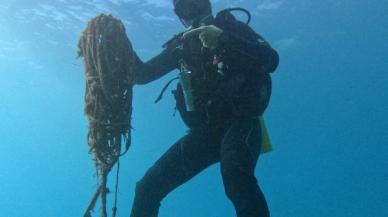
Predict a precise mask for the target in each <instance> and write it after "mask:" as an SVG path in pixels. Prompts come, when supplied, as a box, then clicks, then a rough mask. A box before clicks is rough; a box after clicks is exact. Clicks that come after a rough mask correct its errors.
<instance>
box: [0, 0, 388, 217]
mask: <svg viewBox="0 0 388 217" xmlns="http://www.w3.org/2000/svg"><path fill="white" fill-rule="evenodd" d="M171 2H172V0H82V1H81V0H55V1H53V0H0V136H1V137H0V138H1V139H0V210H1V212H0V216H1V217H41V216H47V217H75V216H82V214H83V212H84V211H85V209H86V206H87V204H88V203H89V201H90V198H91V196H92V194H93V193H94V191H95V189H96V187H97V178H96V177H95V176H94V175H95V170H94V165H93V162H92V159H91V156H90V155H89V154H88V147H87V144H86V133H87V121H86V118H85V116H84V114H83V97H84V90H85V81H84V74H83V63H82V60H81V59H76V52H77V42H78V38H79V36H80V34H81V32H82V30H83V29H84V28H85V27H86V24H87V21H88V20H89V19H91V18H93V17H94V16H96V15H97V14H99V13H111V14H113V15H114V16H115V17H117V18H119V19H121V20H122V21H123V23H124V24H125V26H126V29H127V34H128V37H129V38H130V40H131V42H132V44H133V46H134V49H135V51H136V52H137V53H138V55H139V56H140V57H141V58H142V59H143V60H148V59H149V58H151V57H153V56H154V55H156V54H158V52H160V51H161V45H162V44H163V43H164V42H165V41H167V40H168V39H170V38H171V37H172V36H173V35H174V34H176V33H178V32H180V31H182V30H183V27H182V25H181V23H180V22H179V20H178V19H177V18H176V16H175V14H174V13H173V9H172V3H171ZM212 3H213V11H214V12H215V13H216V12H218V11H220V10H221V9H224V8H227V7H232V6H239V7H244V8H247V9H249V10H250V11H251V13H252V15H253V19H252V23H251V26H252V27H253V28H254V29H255V30H256V31H257V32H259V33H260V34H262V35H263V36H264V37H265V38H266V39H267V40H268V41H269V42H270V43H271V44H272V45H273V47H274V48H276V49H277V50H278V52H279V53H280V57H281V64H280V66H279V68H278V70H277V71H276V72H275V73H274V74H273V76H272V78H273V86H274V87H273V95H272V99H271V103H270V106H269V107H268V109H267V111H266V113H265V119H266V123H267V127H268V130H269V133H270V136H271V140H272V143H273V146H274V151H273V152H271V153H269V154H265V155H262V156H261V157H260V159H259V163H258V166H257V169H256V175H257V177H258V179H259V183H260V185H261V187H262V189H263V191H264V193H265V195H266V198H267V200H268V203H269V206H270V210H271V214H272V215H271V216H272V217H328V216H331V217H332V216H338V217H366V216H367V217H386V216H388V208H387V204H388V42H387V40H388V13H387V11H388V1H384V0H369V1H351V0H326V1H308V0H293V1H286V0H217V1H216V0H213V1H212ZM236 15H237V14H236ZM238 17H239V19H241V20H243V19H246V18H245V16H243V15H241V16H240V15H238ZM176 75H177V72H176V71H174V72H171V73H170V74H169V75H167V76H165V77H163V78H162V79H160V80H158V81H155V82H153V83H151V84H148V85H145V86H136V87H135V89H134V101H133V106H134V110H133V122H132V123H133V126H134V130H133V131H132V136H133V141H132V147H131V149H130V151H129V152H128V154H127V155H126V156H124V157H123V158H122V159H121V170H120V188H119V198H118V199H119V204H118V215H117V216H118V217H121V216H129V213H130V209H131V204H132V200H133V196H134V188H135V183H136V181H137V180H139V179H140V178H141V177H142V175H143V174H144V173H145V171H146V169H147V168H149V167H150V166H151V165H152V164H153V163H154V162H155V161H156V160H157V159H158V157H159V156H161V154H162V153H163V152H164V151H165V150H166V149H168V148H169V146H170V145H171V144H172V143H173V142H175V141H176V140H177V139H178V138H179V137H180V136H181V135H183V134H184V133H185V131H186V130H187V129H186V127H185V126H184V125H183V123H182V121H181V119H180V117H179V116H178V115H177V116H175V117H174V116H173V113H174V106H175V102H174V99H173V96H172V95H171V94H168V93H169V91H168V92H166V94H165V96H164V98H163V100H162V101H161V102H160V103H158V104H154V99H155V98H156V97H157V95H158V94H159V92H160V90H161V88H162V87H163V85H164V84H165V83H166V81H167V80H169V79H170V78H172V77H174V76H176ZM170 89H171V88H170ZM113 177H114V173H112V175H111V180H112V179H113ZM110 187H111V189H113V187H114V186H113V184H112V183H111V184H110ZM109 199H110V200H111V201H112V199H113V197H112V196H110V197H109ZM95 211H96V212H95V215H94V216H99V210H98V209H96V210H95ZM159 216H160V217H202V216H203V217H205V216H206V217H233V216H235V213H234V209H233V207H232V204H231V203H230V202H229V201H228V200H227V198H226V196H225V195H224V191H223V186H222V180H221V176H220V172H219V165H218V164H217V165H214V166H212V167H211V168H209V169H207V170H206V171H204V172H203V173H201V174H200V175H199V176H197V177H195V178H194V179H193V180H191V181H190V182H188V183H187V184H185V185H183V186H181V187H180V188H178V189H177V190H176V191H174V192H173V193H171V194H170V195H169V196H168V197H167V198H166V199H165V200H164V201H163V204H162V207H161V209H160V215H159Z"/></svg>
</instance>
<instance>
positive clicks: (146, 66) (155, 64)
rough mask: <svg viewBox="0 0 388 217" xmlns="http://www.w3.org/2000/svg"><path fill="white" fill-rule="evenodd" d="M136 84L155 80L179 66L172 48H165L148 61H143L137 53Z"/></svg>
mask: <svg viewBox="0 0 388 217" xmlns="http://www.w3.org/2000/svg"><path fill="white" fill-rule="evenodd" d="M135 58H136V59H135V67H134V72H135V79H134V82H135V84H147V83H149V82H151V81H154V80H156V79H158V78H160V77H162V76H163V75H165V74H167V73H168V72H170V71H172V70H173V69H176V68H177V66H178V63H177V60H176V58H174V57H173V55H172V52H171V50H170V49H164V50H163V51H162V52H161V53H160V54H159V55H157V56H155V57H154V58H152V59H151V60H149V61H147V62H143V61H142V60H141V59H140V58H139V57H138V56H137V55H135Z"/></svg>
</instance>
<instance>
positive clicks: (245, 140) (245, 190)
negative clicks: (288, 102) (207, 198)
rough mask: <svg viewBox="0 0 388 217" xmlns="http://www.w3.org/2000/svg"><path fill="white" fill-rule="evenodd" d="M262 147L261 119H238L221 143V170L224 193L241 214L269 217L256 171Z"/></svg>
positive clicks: (238, 213)
mask: <svg viewBox="0 0 388 217" xmlns="http://www.w3.org/2000/svg"><path fill="white" fill-rule="evenodd" d="M260 149H261V129H260V123H259V120H258V119H243V120H238V121H235V122H234V123H233V124H232V125H231V127H230V128H229V130H228V132H227V133H226V134H225V137H224V140H223V142H222V144H221V156H220V158H221V160H220V161H221V173H222V178H223V182H224V186H225V192H226V194H227V196H228V198H229V199H230V200H231V201H232V203H233V205H234V207H235V209H236V213H237V216H238V217H269V210H268V206H267V202H266V200H265V198H264V195H263V193H262V191H261V190H260V188H259V185H258V184H257V179H256V178H255V175H254V171H255V166H256V162H257V159H258V156H259V154H260Z"/></svg>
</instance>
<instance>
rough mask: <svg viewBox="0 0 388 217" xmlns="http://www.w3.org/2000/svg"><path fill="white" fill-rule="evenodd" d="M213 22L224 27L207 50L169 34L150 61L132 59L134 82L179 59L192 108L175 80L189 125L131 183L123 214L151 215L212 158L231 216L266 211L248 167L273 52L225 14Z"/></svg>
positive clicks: (262, 216) (254, 156)
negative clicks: (129, 204)
mask: <svg viewBox="0 0 388 217" xmlns="http://www.w3.org/2000/svg"><path fill="white" fill-rule="evenodd" d="M214 24H215V25H216V26H218V27H220V28H221V29H223V31H224V32H223V34H222V36H221V38H220V45H219V47H218V48H217V49H216V50H215V51H210V50H208V49H205V48H203V47H202V43H201V42H200V40H199V39H198V38H193V39H188V40H185V41H181V40H178V39H176V40H172V42H171V43H169V44H168V45H167V48H166V49H165V50H164V51H162V53H161V54H159V55H158V56H156V57H154V58H153V59H151V60H150V61H148V62H146V63H143V62H142V61H141V60H140V59H138V64H137V65H138V68H137V78H136V83H138V84H145V83H148V82H150V81H153V80H156V79H158V78H160V77H162V76H163V75H165V74H167V73H168V72H170V71H172V70H173V69H177V68H178V69H179V68H182V64H184V65H185V67H187V68H189V69H190V71H191V72H192V75H193V77H194V78H193V88H194V92H193V93H194V96H195V103H194V105H195V111H189V112H188V111H186V106H185V100H184V94H183V92H182V87H181V85H178V88H177V90H176V92H175V97H176V99H177V108H178V110H179V112H180V114H181V116H182V119H183V120H184V122H185V123H186V124H187V125H188V127H189V129H190V130H189V131H188V133H187V134H186V135H184V136H183V137H182V138H181V139H179V140H178V141H177V142H176V143H175V144H173V145H172V146H171V148H170V149H169V150H168V151H167V152H166V153H165V154H164V155H163V156H162V157H161V158H160V159H159V160H158V161H157V162H156V163H155V164H154V165H153V166H152V167H151V168H150V169H149V170H148V171H147V172H146V174H145V175H144V177H143V178H142V179H141V180H140V181H139V182H138V183H137V185H136V194H135V199H134V203H133V208H132V213H131V217H156V216H157V215H158V210H159V207H160V202H161V200H162V199H163V198H164V197H165V196H166V195H167V194H168V193H169V192H171V191H172V190H174V189H175V188H177V187H178V186H180V185H181V184H183V183H185V182H186V181H188V180H190V179H191V178H192V177H194V176H195V175H197V174H198V173H200V172H201V171H202V170H204V169H205V168H207V167H209V166H210V165H212V164H214V163H217V162H220V164H221V174H222V178H223V183H224V186H225V192H226V195H227V196H228V198H229V199H230V200H231V201H232V202H233V204H234V207H235V209H236V213H237V216H238V217H268V216H269V211H268V207H267V203H266V201H265V198H264V195H263V194H262V192H261V190H260V188H259V186H258V183H257V179H256V178H255V176H254V170H255V166H256V162H257V160H258V156H259V154H260V150H261V136H260V135H261V128H260V123H259V119H258V118H257V117H258V116H261V115H262V114H263V112H264V110H265V108H266V107H267V105H268V102H269V98H270V94H271V79H270V75H269V73H270V72H272V71H274V70H275V69H276V67H277V64H278V55H277V53H276V51H274V50H273V49H272V48H271V47H270V45H269V44H268V43H267V42H265V41H264V39H263V38H262V37H261V36H259V35H258V34H256V33H255V32H254V31H253V30H252V29H251V28H250V27H249V26H247V25H245V24H243V23H241V22H239V21H237V20H235V19H234V17H232V16H231V15H230V14H228V15H227V16H225V17H222V18H219V17H217V18H216V19H215V22H214ZM219 63H222V64H221V65H220V64H219ZM220 66H222V68H221V67H220Z"/></svg>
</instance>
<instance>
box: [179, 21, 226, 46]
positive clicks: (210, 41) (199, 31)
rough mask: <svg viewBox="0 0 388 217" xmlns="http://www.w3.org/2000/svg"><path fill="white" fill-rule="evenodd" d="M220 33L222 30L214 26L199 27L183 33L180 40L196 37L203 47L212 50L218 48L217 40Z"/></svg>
mask: <svg viewBox="0 0 388 217" xmlns="http://www.w3.org/2000/svg"><path fill="white" fill-rule="evenodd" d="M222 32H223V31H222V29H220V28H218V27H217V26H214V25H208V26H201V27H199V28H196V29H192V30H189V31H187V32H185V33H184V34H183V36H182V38H183V39H185V38H190V37H196V36H198V37H199V39H200V40H201V41H202V44H203V46H204V47H206V48H209V49H212V50H213V49H215V48H217V47H218V44H219V41H218V39H219V37H220V35H221V34H222Z"/></svg>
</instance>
